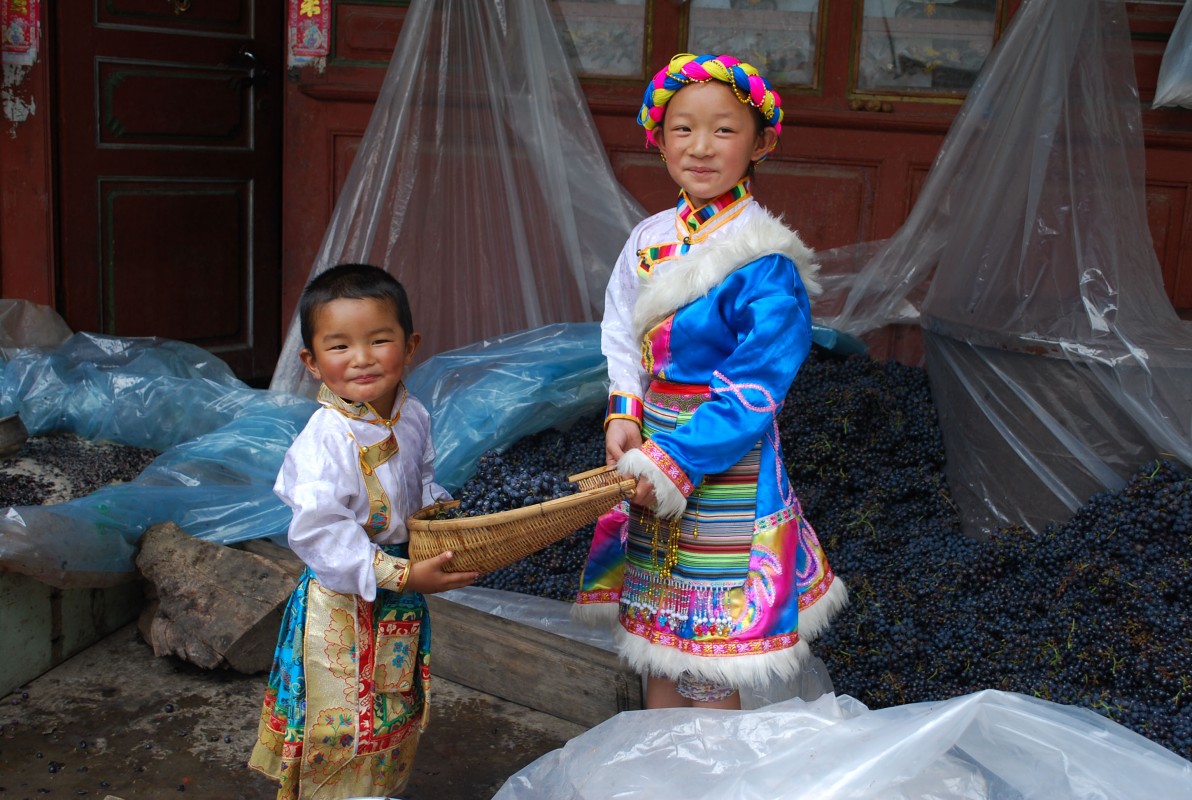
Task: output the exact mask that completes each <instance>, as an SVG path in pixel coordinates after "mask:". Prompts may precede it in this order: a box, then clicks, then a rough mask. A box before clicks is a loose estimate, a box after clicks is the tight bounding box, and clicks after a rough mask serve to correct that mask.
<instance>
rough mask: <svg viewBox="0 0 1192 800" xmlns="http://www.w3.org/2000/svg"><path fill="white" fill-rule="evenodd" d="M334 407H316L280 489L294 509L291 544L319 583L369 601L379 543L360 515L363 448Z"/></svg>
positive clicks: (364, 502)
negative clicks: (335, 417) (339, 420)
mask: <svg viewBox="0 0 1192 800" xmlns="http://www.w3.org/2000/svg"><path fill="white" fill-rule="evenodd" d="M332 413H334V412H326V413H324V412H323V411H321V410H320V411H316V412H315V414H314V416H313V417H312V418H311V421H310V423H308V424H307V426H306V428H305V429H304V430H303V431H302V433H300V434H299V435H298V437H297V438H296V439H295V440H294V444H293V445H291V446H290V449H289V450H288V451H287V452H286V456H285V459H284V460H283V461H282V466H281V470H280V472H279V473H278V476H277V481H276V483H275V484H274V487H273V491H274V493H275V494H276V495H277V496H278V497H279V498H281V500H282V502H284V503H285V504H286V505H287V506H289V507H290V509H291V510H292V511H293V514H294V516H293V519H292V520H291V522H290V530H289V534H288V537H287V539H288V541H289V545H290V549H291V550H293V551H294V554H295V555H297V556H298V557H299V558H301V559H302V561H303V562H304V563H305V564H306V565H307V566H308V567H310V569H311V570H312V571H313V572H314V574H315V577H316V578H317V579H318V581H319V583H320V584H322V585H323V586H325V587H327V588H328V589H331V590H333V591H336V592H341V593H343V594H358V595H360V596H361V597H363V598H364V599H365V600H370V601H371V600H374V599H375V598H376V595H377V580H376V573H375V571H374V568H373V560H374V558H375V555H376V552H377V546H376V545H375V544H373V543H372V541H370V540H369V538H368V534H366V533H365V531H364V527H363V526H362V525H361V523H360V520H359V518H358V515H357V510H358V509H361V508H363V509H367V507H368V493H367V491H366V490H365V488H364V482H363V480H362V478H361V477H360V466H359V458H360V456H359V451H358V449H357V448H356V444H355V442H354V441H353V440H352V439H351V438H349V437H348V431H347V429H346V427H345V426H344V425H342V424H337V422H336V421H335V420H333V419H331V418H330V417H329V416H327V415H329V414H332Z"/></svg>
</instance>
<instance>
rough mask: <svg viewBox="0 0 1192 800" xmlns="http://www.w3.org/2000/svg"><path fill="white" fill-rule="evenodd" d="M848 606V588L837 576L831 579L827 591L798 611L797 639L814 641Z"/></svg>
mask: <svg viewBox="0 0 1192 800" xmlns="http://www.w3.org/2000/svg"><path fill="white" fill-rule="evenodd" d="M847 605H848V588H847V587H845V585H844V581H842V580H841V579H840V577H839V576H835V577H833V578H832V583H831V584H830V585H829V586H828V589H827V591H825V592H824V593H823V595H821V596H820V598H819V599H818V600H816V601H815V602H814V603H812V604H811V605H810V606H809V607H808V608H806V609H800V610H799V638H800V639H802V640H803V641H805V642H811V641H814V640H815V639H817V638H818V637H819V635H820V634H821V633H823V632H824V631H825V630H827V628H828V626H829V625H830V624H831V623H832V618H833V617H835V616H836V614H837V613H838V612H839V611H840V610H841V609H842V608H844V607H845V606H847Z"/></svg>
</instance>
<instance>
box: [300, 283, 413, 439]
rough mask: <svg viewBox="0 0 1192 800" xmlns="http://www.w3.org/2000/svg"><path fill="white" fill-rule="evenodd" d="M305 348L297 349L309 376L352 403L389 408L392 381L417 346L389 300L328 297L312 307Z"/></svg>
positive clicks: (393, 391) (398, 381)
mask: <svg viewBox="0 0 1192 800" xmlns="http://www.w3.org/2000/svg"><path fill="white" fill-rule="evenodd" d="M314 322H315V324H314V336H312V337H311V343H310V349H309V350H308V349H306V348H303V349H302V351H301V353H300V354H299V355H300V356H301V357H302V363H303V364H305V365H306V369H307V370H308V371H309V372H310V374H311V375H313V376H314V378H315V380H319V381H322V382H323V383H325V384H327V388H328V389H330V390H331V391H333V392H335V393H336V394H337V395H339V396H340V397H342V398H343V399H345V400H348V401H350V402H353V403H368V404H369V405H371V406H372V407H373V409H374V410H375V411H376V412H377V413H378V414H382V415H385V416H388V415H390V414H392V413H393V403H394V401H395V400H396V399H397V387H398V386H399V385H400V384H401V380H402V377H403V376H404V375H405V371H406V368H407V367H409V366H410V362H411V360H412V359H413V357H414V350H415V349H416V348H417V347H418V342H419V339H420V337H419V335H418V334H417V333H414V334H411V335H409V336H407V335H406V332H405V331H404V330H402V327H401V323H399V322H398V321H397V313H396V311H395V310H394V308H393V304H392V303H390V302H388V301H386V300H378V299H374V298H363V299H347V298H340V299H338V300H332V301H331V302H330V303H327V304H326V305H325V306H323V307H322V308H320V309H319V310H318V311H317V312H316V313H315V319H314Z"/></svg>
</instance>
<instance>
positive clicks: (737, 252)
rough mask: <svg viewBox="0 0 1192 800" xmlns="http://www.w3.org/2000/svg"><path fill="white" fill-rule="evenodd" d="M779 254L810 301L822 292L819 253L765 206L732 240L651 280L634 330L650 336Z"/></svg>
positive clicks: (639, 300)
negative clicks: (678, 313) (728, 281)
mask: <svg viewBox="0 0 1192 800" xmlns="http://www.w3.org/2000/svg"><path fill="white" fill-rule="evenodd" d="M774 253H779V254H782V255H785V256H786V257H788V258H789V259H790V260H791V261H793V262H795V267H796V268H798V270H799V277H800V278H801V279H802V280H803V286H804V287H805V288H806V289H807V294H808V295H809V296H812V297H814V296H815V295H817V294H819V293H820V291H821V290H820V285H819V283H818V281H816V274H817V273H818V272H819V264H817V263H815V261H814V260H813V259H814V258H815V253H814V252H812V250H811V249H810V248H808V247H807V245H805V244H803V240H802V239H800V238H799V234H797V233H795V232H794V231H792V230H791V229H790V228H788V227H786V226H785V225H783V224H782V220H781V219H779V218H778V217H775V216H773V215H772V214H770V213H769V212H768V211H766V210H764V209H762V208H760V207H759V208H758V210H757V212H756V213H754V214H753V215H752V217H751V218H750V219H749V220H747V221H745V222H743V223H741V225H740V226H738V227H735V228H734V229H733V230H732V231H730V232H727V235H725V236H723V237H720V238H716V239H713V240H712V241H710V242H708V243H707V244H704V245H702V246H700V247H699V248H698V249H696V250H695V252H693V253H690V254H689V255H685V256H681V257H680V258H678V259H676V260H675V261H674V262H672V263H671V264H670V268H669V269H667V270H666V271H665V272H661V273H659V274H655V275H654V276H653V277H651V278H650V279H649V280H647V281H645V283H644V284H643V285H642V287H641V291H640V292H639V293H638V297H637V303H636V305H635V306H634V308H633V325H634V328H635V329H636V331H637V333H638V335H639V336H640V335H642V334H644V333H645V332H646V331H648V330H649V329H650V328H651V327H652V326H654V325H657V324H658V323H659V322H661V321H662V320H664V319H666V317H667V316H669V315H670V314H671V312H673V311H675V310H676V309H679V308H682V307H683V306H685V305H687V304H688V303H690V302H691V301H693V300H697V299H699V298H701V297H703V296H705V295H706V294H708V292H710V291H712V289H714V288H715V287H716V286H718V285H719V284H720V282H721V281H723V280H724V279H725V278H726V277H728V276H729V275H730V274H731V273H733V272H735V271H736V270H738V269H740V268H741V267H743V266H745V265H746V264H749V263H751V262H753V261H756V260H757V259H759V258H761V257H762V256H767V255H771V254H774Z"/></svg>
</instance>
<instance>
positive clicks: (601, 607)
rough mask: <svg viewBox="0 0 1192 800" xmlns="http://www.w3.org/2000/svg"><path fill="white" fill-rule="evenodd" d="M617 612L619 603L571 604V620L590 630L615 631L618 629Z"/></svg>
mask: <svg viewBox="0 0 1192 800" xmlns="http://www.w3.org/2000/svg"><path fill="white" fill-rule="evenodd" d="M619 610H620V604H619V603H572V604H571V619H572V621H574V622H578V623H579V624H581V625H587V626H589V627H592V628H608V629H609V630H615V629H616V628H618V627H620V626H619V625H618V624H617V614H618V612H619Z"/></svg>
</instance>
